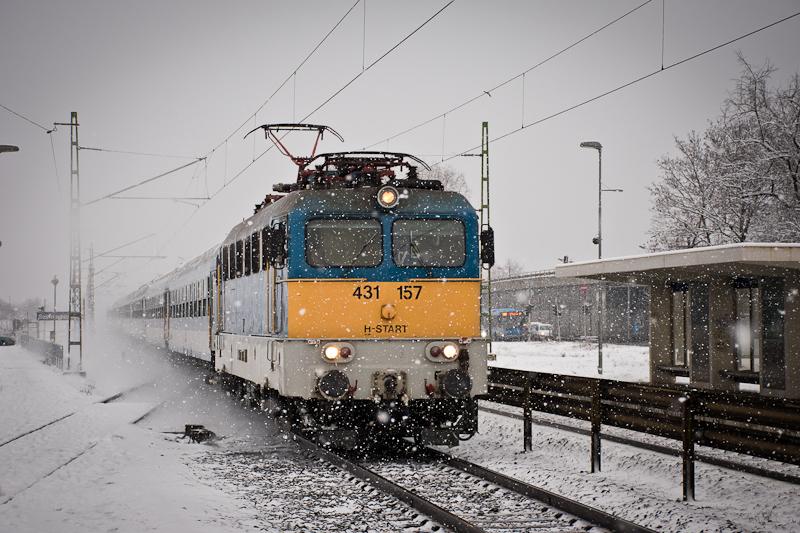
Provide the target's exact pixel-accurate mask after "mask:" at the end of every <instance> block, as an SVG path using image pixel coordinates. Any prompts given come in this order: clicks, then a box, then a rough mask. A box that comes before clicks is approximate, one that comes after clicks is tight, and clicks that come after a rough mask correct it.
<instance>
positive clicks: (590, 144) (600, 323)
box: [581, 141, 622, 375]
mask: <svg viewBox="0 0 800 533" xmlns="http://www.w3.org/2000/svg"><path fill="white" fill-rule="evenodd" d="M581 148H594V149H595V150H597V237H595V238H593V239H592V242H593V243H594V244H596V245H597V258H598V259H602V258H603V191H606V192H622V189H603V145H602V144H600V143H599V142H597V141H585V142H582V143H581ZM597 300H598V301H597V307H598V313H597V373H598V374H600V375H602V374H603V327H604V326H605V307H606V306H605V287H604V286H603V283H602V282H601V283H600V287H599V290H598V293H597Z"/></svg>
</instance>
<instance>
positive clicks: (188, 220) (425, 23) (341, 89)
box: [114, 0, 455, 273]
mask: <svg viewBox="0 0 800 533" xmlns="http://www.w3.org/2000/svg"><path fill="white" fill-rule="evenodd" d="M453 2H455V0H451V1H450V2H449V3H447V4H446V5H445V6H444V7H443V8H441V9H440V10H439V11H437V12H436V13H435V14H433V15H432V16H431V17H430V18H428V19H427V20H426V21H425V22H423V23H422V24H421V25H420V26H418V27H417V28H416V29H415V30H414V31H412V32H411V33H409V34H408V35H407V36H406V37H404V38H403V39H402V40H401V41H399V42H398V43H397V44H395V45H394V46H393V47H392V48H391V49H389V50H388V51H387V52H386V53H384V54H383V55H382V56H380V57H379V58H378V59H376V60H375V61H373V62H372V63H371V64H370V65H369V66H368V67H366V68H365V69H364V70H363V71H362V72H360V73H358V74H357V75H356V76H355V77H354V78H353V79H351V80H350V81H349V82H347V83H346V84H345V85H344V86H343V87H342V88H340V89H339V90H338V91H336V92H335V93H334V94H333V96H331V97H330V98H328V99H327V100H325V101H324V102H323V103H322V104H320V105H319V106H318V107H317V108H316V109H314V110H313V111H312V112H311V113H309V114H308V115H306V116H305V117H304V118H302V119H301V122H304V121H306V120H307V119H308V118H310V117H311V116H312V115H313V114H314V113H316V112H317V111H319V110H320V109H322V108H323V107H324V106H325V105H327V104H328V103H330V102H331V101H332V100H333V99H334V98H335V97H336V96H337V95H339V94H340V93H341V92H342V91H344V90H345V89H347V87H349V86H350V85H351V84H352V83H353V82H354V81H356V80H357V79H358V78H360V77H361V76H362V75H363V74H364V73H365V72H367V71H368V70H369V69H371V68H372V67H374V66H375V65H377V64H378V63H379V62H380V61H382V60H383V59H385V58H386V57H387V56H389V54H391V53H392V52H393V51H394V50H396V49H397V48H398V47H399V46H400V45H402V44H403V43H404V42H405V41H407V40H408V39H409V38H410V37H411V36H413V35H414V34H415V33H417V32H418V31H419V30H420V29H422V28H423V27H424V26H425V25H427V24H428V23H429V22H431V21H432V20H433V19H434V18H435V17H436V16H438V15H439V14H440V13H441V12H442V11H444V10H445V9H446V8H447V7H448V6H450V5H451V4H452V3H453ZM356 5H358V2H356V3H355V4H354V5H353V7H351V8H350V10H349V11H348V12H347V13H346V14H345V16H344V17H342V19H341V20H340V21H339V22H338V23H337V24H336V26H334V28H333V29H336V27H337V26H338V25H339V24H341V22H342V20H344V18H345V17H347V14H349V13H350V11H352V10H353V8H355V6H356ZM332 32H333V30H331V32H329V33H328V35H327V36H326V37H325V39H327V37H328V36H329V35H330V34H331V33H332ZM325 39H323V40H322V41H321V42H320V44H319V45H317V48H319V46H320V45H321V44H322V43H323V42H324V41H325ZM317 48H315V49H314V51H316V50H317ZM312 54H313V52H312ZM308 57H311V55H309V56H308ZM307 60H308V58H306V59H305V60H304V61H303V63H305V62H306V61H307ZM303 63H301V65H300V66H302V65H303ZM297 70H299V67H298V68H297V69H295V70H294V71H293V73H292V75H290V76H289V77H288V78H287V79H286V81H284V83H283V84H282V85H281V87H279V88H278V89H277V90H276V91H275V93H273V95H272V96H270V99H271V98H272V97H273V96H274V95H275V94H277V92H278V91H279V90H280V89H281V88H282V87H283V86H284V85H286V83H287V82H288V81H289V80H290V79H292V76H294V75H295V73H296V72H297ZM268 102H269V99H268V100H267V102H264V104H263V105H262V106H261V107H260V108H259V109H258V111H256V113H254V114H253V115H251V116H250V117H248V119H247V121H246V122H245V123H244V124H242V126H240V127H239V128H237V130H236V131H239V130H241V128H242V127H243V126H244V125H246V124H247V122H249V121H250V119H251V118H254V117H255V116H256V114H257V113H258V112H259V111H260V110H261V109H262V108H263V107H264V106H265V105H266V104H267V103H268ZM235 133H236V132H234V133H233V134H231V135H230V136H228V137H227V138H226V139H225V140H224V141H223V142H221V143H220V144H219V145H217V147H215V148H214V150H212V151H211V152H209V154H211V153H213V152H214V151H215V150H217V149H218V148H220V147H221V146H222V145H223V144H225V145H226V147H227V141H229V140H230V139H231V137H232V136H233V135H234V134H235ZM271 149H272V146H269V147H268V148H266V149H265V150H264V151H263V152H261V153H260V154H259V155H257V156H254V157H253V160H252V161H251V162H250V163H248V164H247V165H245V167H244V168H242V169H241V170H240V171H239V172H237V173H236V175H234V176H233V177H232V178H231V179H230V180H229V181H225V182H224V184H223V186H222V187H221V188H220V189H218V190H217V191H216V192H215V193H214V194H212V195H211V196H210V198H209V199H208V201H206V202H204V203H203V204H202V205H200V206H198V209H196V210H195V211H194V212H193V213H192V214H191V215H190V216H189V217H188V218H187V219H186V221H185V222H184V223H183V224H182V225H181V227H179V228H178V229H177V230H176V231H175V233H174V234H173V235H172V236H171V237H170V238H169V239H167V241H166V242H165V243H164V244H163V245H162V246H161V247H160V248H159V249H158V251H159V253H161V250H163V249H164V248H165V247H166V246H167V245H168V244H169V243H170V242H172V240H173V239H174V238H175V237H177V236H178V234H180V232H181V231H182V230H183V228H185V227H186V226H187V225H188V223H189V222H190V221H191V220H192V218H194V216H195V215H196V214H197V213H199V212H200V209H201V208H202V207H204V206H205V205H206V204H208V202H210V201H211V200H213V199H214V198H216V197H217V196H218V195H219V194H220V193H221V192H222V191H223V190H225V189H226V188H227V186H229V185H230V184H231V183H233V182H234V181H236V179H237V178H238V177H239V176H241V175H242V174H244V173H245V172H246V171H247V170H248V169H249V168H250V167H251V166H253V165H254V164H255V163H256V162H257V161H258V160H260V159H261V158H262V157H263V156H264V155H266V154H267V153H268V152H269V151H270V150H271ZM226 152H227V150H226ZM207 157H210V155H209V156H207ZM225 172H226V174H227V157H226V170H225ZM114 194H118V193H114ZM143 266H145V265H142V267H143ZM140 268H141V267H140ZM136 270H139V269H136ZM133 272H135V270H134V271H133ZM133 272H131V273H133Z"/></svg>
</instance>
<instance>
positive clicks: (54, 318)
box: [50, 276, 58, 344]
mask: <svg viewBox="0 0 800 533" xmlns="http://www.w3.org/2000/svg"><path fill="white" fill-rule="evenodd" d="M50 283H52V284H53V344H55V343H56V285H58V278H57V277H56V276H53V279H51V280H50Z"/></svg>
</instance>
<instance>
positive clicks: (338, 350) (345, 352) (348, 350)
mask: <svg viewBox="0 0 800 533" xmlns="http://www.w3.org/2000/svg"><path fill="white" fill-rule="evenodd" d="M354 353H355V348H354V347H353V345H352V344H350V343H349V342H329V343H327V344H325V345H324V346H323V347H322V359H323V360H325V361H327V362H329V363H348V362H350V361H352V360H353V354H354Z"/></svg>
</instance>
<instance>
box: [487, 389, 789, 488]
mask: <svg viewBox="0 0 800 533" xmlns="http://www.w3.org/2000/svg"><path fill="white" fill-rule="evenodd" d="M486 401H489V400H486ZM478 409H479V410H481V411H485V412H487V413H492V414H495V415H499V416H505V417H507V418H514V419H516V420H523V419H524V417H523V416H522V415H518V414H516V413H507V412H505V411H501V410H500V409H492V408H491V407H479V408H478ZM532 421H533V423H535V424H538V425H540V426H547V427H552V428H555V429H561V430H564V431H570V432H572V433H577V434H579V435H584V436H591V434H592V432H591V431H590V430H588V429H583V428H579V427H575V426H571V425H569V424H560V423H558V422H552V421H550V420H543V419H541V418H535V417H532ZM600 436H601V437H602V439H603V440H607V441H609V442H615V443H617V444H625V445H628V446H634V447H636V448H642V449H644V450H648V451H651V452H656V453H663V454H665V455H671V456H673V457H680V456H681V451H680V450H677V449H674V448H670V447H668V446H662V445H660V444H652V443H649V442H642V441H638V440H635V439H629V438H626V437H619V436H616V435H609V434H608V433H601V434H600ZM694 458H695V460H697V461H700V462H703V463H706V464H710V465H713V466H719V467H721V468H727V469H729V470H735V471H737V472H744V473H746V474H753V475H756V476H761V477H765V478H768V479H775V480H777V481H785V482H787V483H793V484H795V485H800V476H793V475H791V474H784V473H782V472H775V471H774V470H768V469H766V468H760V467H758V466H751V465H745V464H742V463H737V462H734V461H729V460H727V459H720V458H717V457H711V456H710V455H705V454H696V455H695V457H694Z"/></svg>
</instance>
